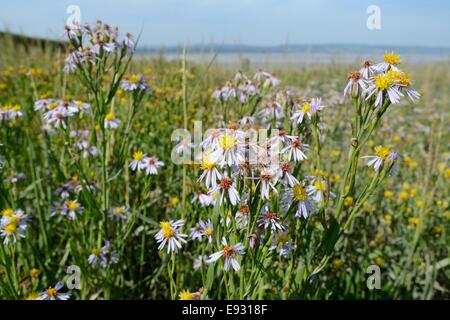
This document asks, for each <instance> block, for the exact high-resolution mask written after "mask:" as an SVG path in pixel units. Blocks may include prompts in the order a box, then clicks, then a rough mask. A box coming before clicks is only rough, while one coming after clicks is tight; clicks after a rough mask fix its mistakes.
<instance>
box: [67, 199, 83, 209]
mask: <svg viewBox="0 0 450 320" xmlns="http://www.w3.org/2000/svg"><path fill="white" fill-rule="evenodd" d="M79 206H80V205H79V204H78V203H77V202H75V201H72V200H69V201H67V208H69V209H70V210H76V209H78V207H79Z"/></svg>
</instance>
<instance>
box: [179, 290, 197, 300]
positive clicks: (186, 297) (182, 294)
mask: <svg viewBox="0 0 450 320" xmlns="http://www.w3.org/2000/svg"><path fill="white" fill-rule="evenodd" d="M179 297H180V300H192V299H193V298H194V295H193V294H192V293H190V292H189V291H184V290H183V291H181V292H180V294H179Z"/></svg>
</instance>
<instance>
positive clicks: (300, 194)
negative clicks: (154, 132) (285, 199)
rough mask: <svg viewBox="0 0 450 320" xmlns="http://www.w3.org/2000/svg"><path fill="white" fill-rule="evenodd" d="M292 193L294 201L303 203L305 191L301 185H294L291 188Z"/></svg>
mask: <svg viewBox="0 0 450 320" xmlns="http://www.w3.org/2000/svg"><path fill="white" fill-rule="evenodd" d="M292 193H293V194H294V199H295V200H297V201H303V200H305V199H306V196H307V195H306V190H305V188H303V187H302V186H301V185H299V184H296V185H295V186H294V187H293V188H292Z"/></svg>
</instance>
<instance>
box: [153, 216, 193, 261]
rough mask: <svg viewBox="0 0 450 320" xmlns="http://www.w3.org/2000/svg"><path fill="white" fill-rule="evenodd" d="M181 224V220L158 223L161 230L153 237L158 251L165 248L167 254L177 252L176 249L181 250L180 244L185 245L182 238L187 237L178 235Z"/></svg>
mask: <svg viewBox="0 0 450 320" xmlns="http://www.w3.org/2000/svg"><path fill="white" fill-rule="evenodd" d="M183 224H184V222H183V220H177V221H173V220H170V221H161V222H160V223H159V225H160V227H161V229H160V230H159V231H158V233H157V234H156V235H155V239H156V241H157V243H159V247H158V250H163V249H164V247H165V246H167V253H171V252H177V251H178V249H181V244H182V243H186V240H185V239H184V238H186V237H187V235H185V234H181V233H180V229H181V227H182V226H183Z"/></svg>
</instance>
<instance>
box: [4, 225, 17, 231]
mask: <svg viewBox="0 0 450 320" xmlns="http://www.w3.org/2000/svg"><path fill="white" fill-rule="evenodd" d="M16 231H17V226H16V224H15V223H10V224H7V225H6V226H5V232H6V233H15V232H16Z"/></svg>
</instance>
